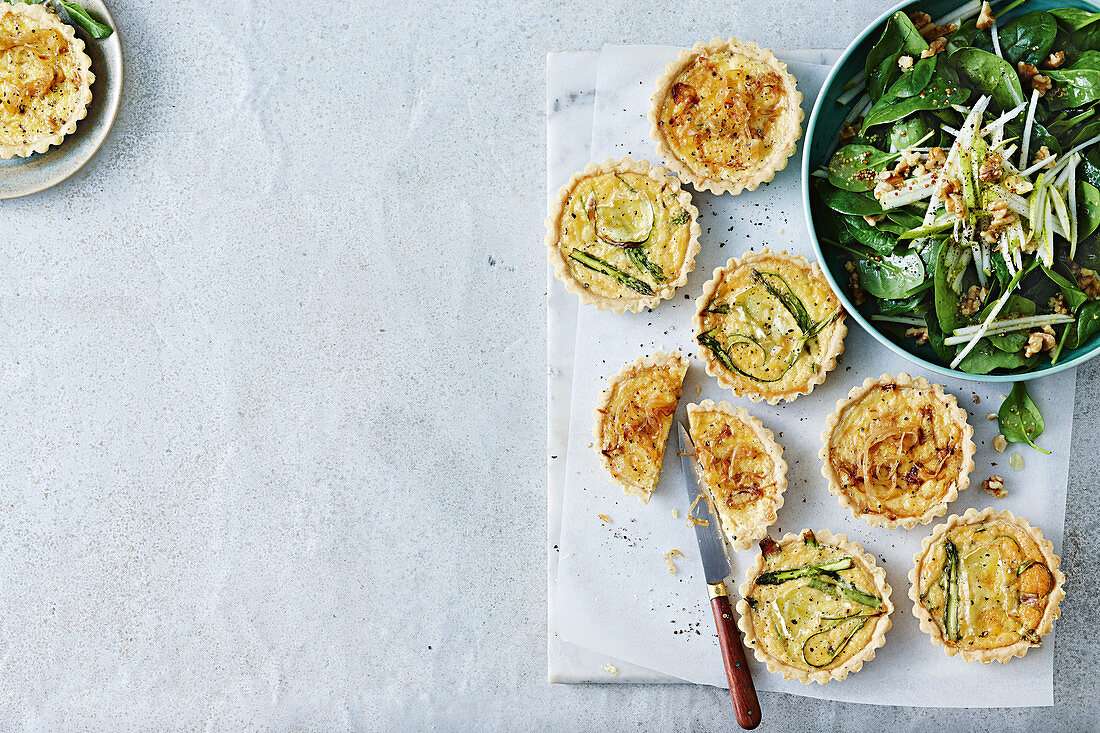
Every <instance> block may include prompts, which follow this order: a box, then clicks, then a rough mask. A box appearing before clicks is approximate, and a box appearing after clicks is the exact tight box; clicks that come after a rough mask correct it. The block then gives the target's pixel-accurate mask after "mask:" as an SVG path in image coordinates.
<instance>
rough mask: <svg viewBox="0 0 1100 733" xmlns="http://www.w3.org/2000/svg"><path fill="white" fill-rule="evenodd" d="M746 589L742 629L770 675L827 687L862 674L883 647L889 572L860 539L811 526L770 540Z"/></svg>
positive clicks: (763, 545)
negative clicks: (866, 664) (859, 541)
mask: <svg viewBox="0 0 1100 733" xmlns="http://www.w3.org/2000/svg"><path fill="white" fill-rule="evenodd" d="M760 549H761V554H760V555H759V556H758V557H757V558H756V563H755V564H754V565H753V567H751V568H749V571H748V580H747V581H746V582H745V584H744V585H742V586H741V600H740V601H738V602H737V611H738V613H739V614H740V616H741V620H740V621H739V622H738V626H739V627H740V629H741V632H742V633H743V634H744V636H745V643H746V644H748V645H749V646H751V647H752V650H753V653H754V654H755V655H756V658H757V659H758V660H759V661H760V662H762V663H764V664H766V665H767V666H768V671H770V672H773V673H777V674H782V675H783V678H784V679H788V680H791V679H797V680H799V681H800V682H802V683H803V684H807V685H808V684H810V683H811V682H817V683H818V684H820V685H824V684H826V683H828V682H830V681H832V680H842V679H844V678H846V677H847V676H848V675H849V674H851V673H852V672H858V671H859V670H860V669H861V668H862V667H863V664H864V663H865V662H868V661H870V660H871V659H874V656H875V650H876V649H878V648H879V647H881V646H882V645H883V644H885V643H886V631H887V629H889V628H890V623H891V622H890V614H891V613H892V612H893V610H894V606H893V604H891V603H890V586H889V584H888V583H887V582H886V571H884V570H882V569H881V568H879V567H878V566H876V565H875V559H874V557H872V556H871V555H869V554H867V553H865V552H864V551H863V547H862V546H861V545H860V544H859V543H858V542H849V541H848V538H847V537H845V536H844V535H842V534H841V535H834V534H832V533H831V532H828V531H826V530H820V531H818V532H817V533H816V534H815V533H814V532H812V531H810V530H808V529H805V530H802V534H801V535H793V534H788V535H786V536H785V537H784V538H783V539H782V540H781V541H780V542H778V543H777V542H775V541H774V540H772V539H771V538H770V537H767V538H765V539H763V540H761V542H760Z"/></svg>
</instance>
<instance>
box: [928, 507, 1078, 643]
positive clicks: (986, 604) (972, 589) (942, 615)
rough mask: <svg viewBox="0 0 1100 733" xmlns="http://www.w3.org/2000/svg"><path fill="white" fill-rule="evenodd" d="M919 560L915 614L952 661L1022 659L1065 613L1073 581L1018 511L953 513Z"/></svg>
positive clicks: (930, 539) (937, 529)
mask: <svg viewBox="0 0 1100 733" xmlns="http://www.w3.org/2000/svg"><path fill="white" fill-rule="evenodd" d="M913 562H914V567H913V569H912V570H911V571H910V572H909V597H910V598H912V599H913V613H914V614H915V615H916V617H917V619H918V620H919V621H920V627H921V630H923V631H924V632H926V633H927V634H928V635H929V636H930V637H931V638H932V643H933V644H935V645H937V646H942V647H943V648H944V651H946V652H947V656H949V657H953V656H955V655H956V654H961V655H962V658H963V660H964V661H967V662H982V663H984V664H989V663H990V662H993V661H998V662H1007V661H1008V660H1009V659H1012V658H1013V657H1022V656H1024V655H1025V654H1027V652H1028V650H1029V649H1031V648H1032V647H1034V646H1038V645H1039V643H1040V642H1041V641H1042V637H1043V635H1044V634H1048V633H1050V631H1051V630H1052V629H1053V628H1054V620H1055V619H1056V618H1058V616H1059V614H1060V613H1061V612H1060V609H1059V604H1060V603H1061V601H1062V599H1063V598H1064V597H1065V595H1066V594H1065V591H1063V590H1062V585H1063V584H1064V583H1065V580H1066V576H1065V575H1063V574H1062V572H1061V571H1060V570H1059V569H1058V565H1059V562H1060V559H1059V557H1058V556H1057V555H1055V554H1054V545H1053V544H1051V542H1050V541H1049V540H1045V539H1043V533H1042V532H1040V531H1039V530H1038V529H1037V528H1035V527H1032V526H1031V525H1030V524H1028V522H1027V520H1026V519H1024V518H1022V517H1014V516H1013V515H1012V513H1011V512H996V511H993V509H992V508H989V509H983V510H982V511H978V510H977V509H968V510H967V511H966V513H964V514H962V515H961V516H960V515H958V514H952V515H951V516H950V517H948V519H947V521H946V522H945V523H944V524H941V525H938V526H937V527H936V528H935V529H934V530H933V531H932V534H931V535H930V536H928V537H926V538H925V539H924V542H922V543H921V549H920V552H918V553H917V554H916V556H915V557H914V558H913Z"/></svg>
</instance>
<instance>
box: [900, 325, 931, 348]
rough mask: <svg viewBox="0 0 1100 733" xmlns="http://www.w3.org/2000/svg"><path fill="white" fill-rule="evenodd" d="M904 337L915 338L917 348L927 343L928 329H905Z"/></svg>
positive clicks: (922, 327) (918, 327)
mask: <svg viewBox="0 0 1100 733" xmlns="http://www.w3.org/2000/svg"><path fill="white" fill-rule="evenodd" d="M905 335H906V336H907V337H908V338H915V339H916V340H917V346H920V345H921V344H926V343H928V328H927V327H926V326H916V327H913V328H907V329H905Z"/></svg>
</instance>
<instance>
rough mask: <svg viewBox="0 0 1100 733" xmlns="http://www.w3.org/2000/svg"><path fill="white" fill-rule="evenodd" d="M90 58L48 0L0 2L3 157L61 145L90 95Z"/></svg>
mask: <svg viewBox="0 0 1100 733" xmlns="http://www.w3.org/2000/svg"><path fill="white" fill-rule="evenodd" d="M91 68H92V60H91V59H90V58H88V55H87V54H86V53H84V41H82V40H80V39H79V38H77V37H76V33H75V31H74V30H73V28H72V26H70V25H67V24H65V23H62V22H61V20H60V19H59V18H58V17H57V15H56V14H55V13H53V12H50V11H49V10H47V9H46V7H45V6H44V5H28V4H26V3H15V4H14V5H4V4H0V159H8V158H13V157H16V156H18V157H21V158H25V157H27V156H29V155H30V154H31V153H44V152H46V149H47V148H49V147H50V146H51V145H59V144H60V143H61V141H62V140H63V139H64V137H65V136H66V135H68V134H70V133H71V132H73V131H74V130H76V123H77V122H78V121H80V120H82V119H84V116H85V115H86V114H87V112H88V104H89V103H90V102H91V101H92V91H91V87H92V82H93V81H95V77H94V76H93V75H92V72H91Z"/></svg>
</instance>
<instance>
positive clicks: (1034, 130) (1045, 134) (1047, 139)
mask: <svg viewBox="0 0 1100 733" xmlns="http://www.w3.org/2000/svg"><path fill="white" fill-rule="evenodd" d="M1023 134H1024V123H1023V121H1022V120H1021V121H1019V122H1015V121H1014V122H1010V123H1008V124H1007V125H1005V137H1015V138H1020V137H1023ZM1043 145H1046V146H1047V147H1048V148H1049V149H1050V151H1051V152H1052V153H1058V154H1059V155H1061V153H1062V145H1061V143H1059V142H1058V138H1056V137H1054V136H1053V135H1051V134H1050V132H1049V131H1048V130H1047V128H1045V127H1044V126H1043V125H1041V124H1039V121H1038V120H1035V121H1034V123H1033V124H1032V126H1031V145H1030V148H1031V150H1038V149H1039V148H1040V147H1042V146H1043Z"/></svg>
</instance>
